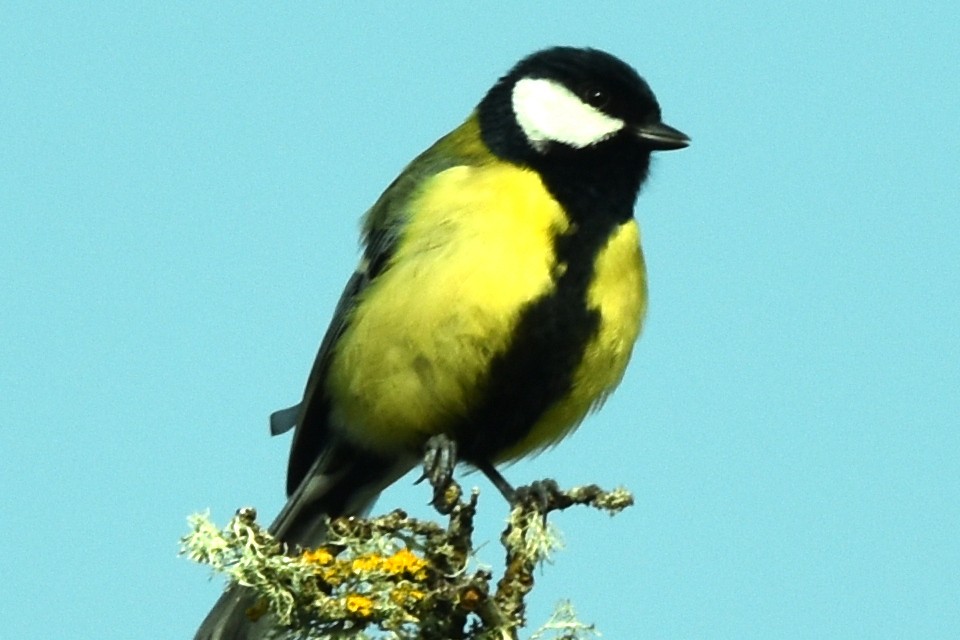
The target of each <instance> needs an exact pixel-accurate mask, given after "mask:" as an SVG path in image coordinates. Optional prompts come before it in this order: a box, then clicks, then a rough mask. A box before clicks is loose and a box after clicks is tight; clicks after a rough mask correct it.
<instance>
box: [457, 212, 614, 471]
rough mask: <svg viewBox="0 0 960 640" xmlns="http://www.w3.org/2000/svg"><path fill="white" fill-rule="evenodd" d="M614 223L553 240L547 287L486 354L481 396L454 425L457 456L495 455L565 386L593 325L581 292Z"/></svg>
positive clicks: (595, 316)
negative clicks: (554, 271) (553, 263)
mask: <svg viewBox="0 0 960 640" xmlns="http://www.w3.org/2000/svg"><path fill="white" fill-rule="evenodd" d="M615 228H616V225H614V224H604V225H589V226H586V227H583V226H582V227H579V228H577V229H576V230H575V232H574V233H570V234H566V235H562V236H558V237H556V238H555V239H554V250H555V252H556V256H557V264H558V265H560V268H559V269H558V275H557V277H556V279H555V286H554V288H553V289H552V290H551V291H549V292H548V293H547V294H545V295H543V296H541V297H540V298H537V299H536V300H534V301H532V302H530V303H529V304H528V305H527V306H526V307H525V308H524V309H523V310H522V311H521V313H520V318H519V321H518V323H517V326H516V328H515V329H514V332H513V337H512V339H511V341H510V346H509V347H508V348H507V349H506V351H504V352H503V353H502V354H500V355H499V356H497V357H496V358H494V360H493V361H492V363H491V366H490V370H489V373H488V375H487V377H486V380H485V381H484V383H483V385H482V386H481V389H482V394H481V397H482V400H481V402H480V403H479V405H476V406H474V407H473V409H472V410H471V415H470V416H469V418H468V419H467V420H465V421H464V422H463V423H461V424H460V425H458V427H457V429H456V431H457V434H458V435H457V442H458V445H459V455H460V456H461V458H463V459H465V460H468V461H479V460H490V459H493V458H495V457H496V456H497V454H498V453H499V452H501V451H504V450H506V449H508V448H510V447H511V446H513V445H514V444H516V443H518V442H519V441H521V440H523V439H524V438H525V437H526V436H527V435H528V434H529V432H530V430H531V429H532V428H533V427H534V425H536V423H537V422H538V421H539V419H540V418H541V417H542V416H543V414H544V413H545V412H546V411H547V410H548V409H549V408H550V407H551V406H552V405H553V404H554V403H555V402H556V401H557V400H558V399H559V398H561V397H563V396H564V395H565V394H566V393H567V392H569V391H570V388H571V385H572V382H573V377H574V374H575V373H576V371H577V367H578V365H579V363H580V361H581V359H582V357H583V353H584V350H585V349H586V347H587V345H588V344H589V343H590V341H591V340H592V339H593V338H594V337H595V336H596V334H597V330H598V329H599V326H600V314H599V312H598V311H597V310H596V309H590V308H589V307H588V306H587V293H588V289H589V287H590V283H591V281H592V279H593V271H594V263H595V261H596V257H597V254H598V253H599V252H600V251H601V249H603V247H604V246H605V245H606V242H607V240H608V239H609V237H610V235H611V233H612V232H613V230H614V229H615Z"/></svg>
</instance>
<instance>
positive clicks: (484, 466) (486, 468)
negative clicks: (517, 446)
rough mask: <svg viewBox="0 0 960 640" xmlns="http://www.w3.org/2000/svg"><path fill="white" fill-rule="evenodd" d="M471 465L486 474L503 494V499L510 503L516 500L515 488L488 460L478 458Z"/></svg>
mask: <svg viewBox="0 0 960 640" xmlns="http://www.w3.org/2000/svg"><path fill="white" fill-rule="evenodd" d="M473 465H474V466H475V467H476V468H477V469H479V470H480V471H481V472H482V473H483V475H485V476H487V479H489V480H490V482H492V483H493V486H495V487H496V488H497V489H498V490H499V491H500V493H501V494H502V495H503V499H504V500H506V501H507V502H509V503H510V504H514V503H515V502H516V501H517V490H516V489H514V488H513V485H511V484H510V483H509V482H508V481H507V479H506V478H504V477H503V474H502V473H500V472H499V471H497V468H496V467H495V466H493V463H491V462H490V461H489V460H479V461H477V462H474V463H473Z"/></svg>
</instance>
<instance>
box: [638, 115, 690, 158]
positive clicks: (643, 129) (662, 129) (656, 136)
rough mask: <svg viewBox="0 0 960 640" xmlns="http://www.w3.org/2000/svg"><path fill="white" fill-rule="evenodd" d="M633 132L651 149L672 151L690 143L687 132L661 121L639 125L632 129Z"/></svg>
mask: <svg viewBox="0 0 960 640" xmlns="http://www.w3.org/2000/svg"><path fill="white" fill-rule="evenodd" d="M634 132H635V133H636V134H637V137H638V138H640V141H641V142H643V144H644V146H646V147H647V148H648V149H650V150H651V151H672V150H673V149H683V148H684V147H686V146H687V145H689V144H690V138H688V137H687V134H685V133H683V132H682V131H678V130H677V129H674V128H673V127H671V126H668V125H665V124H663V123H662V122H656V123H654V124H645V125H641V126H639V127H637V128H636V129H634Z"/></svg>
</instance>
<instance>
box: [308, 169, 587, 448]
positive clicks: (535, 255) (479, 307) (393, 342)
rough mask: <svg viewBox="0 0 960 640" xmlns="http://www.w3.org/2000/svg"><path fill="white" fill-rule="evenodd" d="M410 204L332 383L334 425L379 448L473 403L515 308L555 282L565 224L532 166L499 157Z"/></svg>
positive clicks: (448, 176)
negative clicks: (556, 246)
mask: <svg viewBox="0 0 960 640" xmlns="http://www.w3.org/2000/svg"><path fill="white" fill-rule="evenodd" d="M410 207H411V211H413V212H415V213H414V214H413V215H412V216H411V219H410V221H409V222H408V223H407V226H406V227H405V229H404V230H403V236H402V237H401V238H400V239H399V241H398V245H397V248H396V251H395V253H394V255H393V256H392V258H391V261H390V264H389V266H388V268H387V269H386V270H385V271H384V272H383V273H382V274H381V275H380V276H379V277H378V278H377V279H376V280H375V281H374V282H373V283H372V284H371V286H370V287H369V288H368V289H367V290H366V291H365V292H363V294H362V298H361V300H360V302H359V303H358V305H357V306H356V308H355V310H354V311H353V315H352V317H351V319H350V322H349V324H348V328H347V329H346V331H345V333H344V334H343V336H342V337H341V339H340V340H339V341H338V343H337V346H336V347H335V350H334V353H333V356H332V358H333V359H332V361H331V366H330V369H329V372H330V373H329V375H328V378H327V381H326V384H327V390H328V394H329V396H330V397H331V398H332V400H333V401H332V405H333V413H332V418H333V423H334V424H335V425H337V427H338V428H339V429H341V430H342V431H343V432H344V434H345V435H346V436H347V437H349V438H351V439H353V440H354V441H356V442H357V443H358V444H362V445H363V446H365V447H368V448H370V449H372V450H374V451H382V452H396V451H397V449H398V448H410V447H415V446H419V445H420V444H421V443H422V442H423V440H424V439H425V438H426V437H428V436H429V435H432V434H435V433H438V432H441V431H444V430H445V429H447V428H448V427H449V425H451V424H453V423H455V422H456V420H457V418H458V417H459V416H463V415H465V414H466V412H468V411H469V408H470V404H471V401H475V396H476V393H477V388H478V384H479V381H480V380H481V379H482V378H483V375H484V374H485V372H486V371H487V369H488V367H489V364H490V361H491V359H492V358H493V356H494V355H495V354H497V353H498V352H500V351H502V350H503V349H505V348H506V346H507V341H508V340H509V338H510V336H511V331H512V328H513V326H514V324H515V323H516V320H517V316H518V312H519V310H520V308H521V307H523V305H524V304H526V303H528V302H529V301H531V300H533V299H535V298H537V297H538V296H540V295H541V294H542V293H543V292H545V291H547V290H548V289H549V288H550V287H551V286H552V284H553V280H552V273H553V269H554V267H555V256H554V251H553V238H554V236H555V235H556V234H558V233H562V232H563V231H564V230H566V228H567V225H568V222H567V219H566V217H565V216H564V213H563V211H562V209H561V208H560V207H559V205H558V204H557V203H556V202H555V201H554V200H553V199H552V198H551V197H550V196H549V194H548V193H547V192H546V191H545V189H544V188H543V186H542V184H541V182H540V179H539V177H538V176H537V174H536V173H533V172H531V171H526V170H522V169H519V168H517V167H515V166H512V165H508V164H503V163H499V164H493V165H487V166H481V167H465V166H460V167H455V168H452V169H449V170H447V171H444V172H442V173H440V174H438V175H436V176H434V177H433V178H431V179H430V181H429V182H428V183H427V184H426V185H424V188H422V189H421V192H420V195H419V196H417V197H415V198H414V200H413V202H412V203H411V205H410Z"/></svg>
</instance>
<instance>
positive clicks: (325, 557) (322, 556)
mask: <svg viewBox="0 0 960 640" xmlns="http://www.w3.org/2000/svg"><path fill="white" fill-rule="evenodd" d="M301 558H302V559H303V561H304V562H309V563H310V564H316V565H319V566H321V567H325V566H327V565H329V564H331V563H332V562H333V560H334V558H333V554H332V553H330V552H329V551H327V550H326V549H322V548H321V549H307V550H306V551H304V552H303V555H302V556H301Z"/></svg>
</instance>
